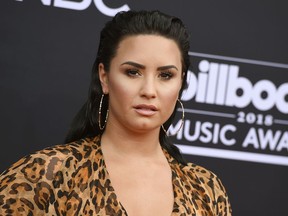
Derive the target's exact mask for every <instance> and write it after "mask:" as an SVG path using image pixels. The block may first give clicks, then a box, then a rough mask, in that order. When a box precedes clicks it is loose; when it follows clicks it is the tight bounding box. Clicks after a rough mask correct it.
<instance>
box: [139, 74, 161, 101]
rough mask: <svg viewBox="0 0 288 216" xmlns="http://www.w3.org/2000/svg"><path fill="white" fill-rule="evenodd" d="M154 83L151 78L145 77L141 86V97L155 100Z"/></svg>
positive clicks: (153, 79)
mask: <svg viewBox="0 0 288 216" xmlns="http://www.w3.org/2000/svg"><path fill="white" fill-rule="evenodd" d="M156 92H157V91H156V81H155V78H154V77H153V76H148V77H145V78H144V79H143V80H142V84H141V91H140V94H141V97H146V98H155V97H156Z"/></svg>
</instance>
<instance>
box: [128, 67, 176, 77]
mask: <svg viewBox="0 0 288 216" xmlns="http://www.w3.org/2000/svg"><path fill="white" fill-rule="evenodd" d="M125 73H126V75H127V76H129V77H132V78H133V77H138V76H141V73H140V71H139V70H138V69H127V70H125ZM173 76H174V74H173V73H172V72H170V71H161V72H160V73H159V78H160V79H162V80H170V79H171V78H172V77H173Z"/></svg>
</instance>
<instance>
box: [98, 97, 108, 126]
mask: <svg viewBox="0 0 288 216" xmlns="http://www.w3.org/2000/svg"><path fill="white" fill-rule="evenodd" d="M104 96H105V95H104V94H102V96H101V100H100V104H99V110H98V125H99V128H100V130H101V131H102V130H104V128H105V126H106V123H107V119H108V115H109V109H107V113H106V117H105V122H104V125H103V126H102V124H101V113H102V112H101V110H102V103H103V98H104Z"/></svg>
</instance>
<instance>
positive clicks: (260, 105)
mask: <svg viewBox="0 0 288 216" xmlns="http://www.w3.org/2000/svg"><path fill="white" fill-rule="evenodd" d="M198 68H199V73H198V77H196V75H195V74H194V73H192V72H191V71H189V72H188V79H189V85H188V88H187V89H186V90H185V91H184V92H183V96H182V99H183V100H185V101H188V100H191V99H192V98H194V97H195V101H196V102H198V103H207V104H216V105H221V106H231V107H237V108H244V107H247V106H248V105H249V104H250V103H251V102H252V104H253V105H254V107H255V108H257V109H258V110H259V111H267V110H270V109H271V108H272V107H273V106H276V107H277V109H278V110H279V111H280V112H282V113H285V114H287V113H288V101H286V100H285V98H286V97H288V83H283V84H281V85H280V86H279V87H278V88H276V86H275V84H274V83H273V82H271V81H270V80H265V79H263V80H259V81H257V82H256V83H255V84H254V85H253V84H252V82H251V81H250V80H249V79H248V78H246V77H241V76H239V66H238V65H228V64H220V63H215V62H208V61H207V60H202V61H200V63H199V66H198Z"/></svg>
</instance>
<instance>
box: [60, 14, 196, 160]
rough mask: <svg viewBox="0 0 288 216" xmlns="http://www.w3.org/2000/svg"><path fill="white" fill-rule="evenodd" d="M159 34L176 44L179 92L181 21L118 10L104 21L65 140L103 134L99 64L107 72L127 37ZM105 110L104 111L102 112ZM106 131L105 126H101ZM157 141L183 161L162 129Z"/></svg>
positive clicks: (185, 38)
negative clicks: (86, 85) (89, 74)
mask: <svg viewBox="0 0 288 216" xmlns="http://www.w3.org/2000/svg"><path fill="white" fill-rule="evenodd" d="M147 34H148V35H159V36H163V37H165V38H168V39H172V40H173V41H174V42H176V44H177V45H178V48H179V50H180V53H181V59H182V77H183V80H182V86H181V90H180V92H179V96H180V95H181V93H182V91H183V89H184V87H185V85H186V77H187V71H188V68H189V65H190V61H189V55H188V52H189V35H188V32H187V30H186V28H185V26H184V24H183V23H182V21H181V20H180V19H179V18H177V17H173V16H169V15H166V14H164V13H161V12H159V11H127V12H120V13H118V14H116V15H115V17H114V18H113V19H112V20H111V21H108V22H107V23H106V25H105V26H104V28H103V29H102V31H101V34H100V42H99V47H98V53H97V57H96V60H95V62H94V64H93V68H92V78H91V83H90V88H89V93H88V99H87V101H86V102H85V104H84V105H83V106H82V108H81V109H80V111H79V112H78V113H77V115H76V116H75V118H74V119H73V121H72V124H71V126H70V130H69V131H68V134H67V136H66V139H65V142H72V141H76V140H79V139H82V138H85V137H93V136H97V135H99V134H102V133H103V131H101V130H100V128H99V125H98V110H99V103H100V99H101V95H102V94H103V92H102V88H101V83H100V79H99V73H98V65H99V63H102V64H103V65H104V68H105V71H109V69H110V62H111V60H112V59H113V57H115V55H116V54H117V49H118V46H119V44H120V42H121V41H122V40H123V39H125V38H126V37H129V36H135V35H147ZM108 103H109V96H107V95H105V97H104V99H103V103H102V109H101V110H102V116H101V117H102V118H103V119H101V122H104V121H105V116H106V113H105V112H106V111H107V110H108ZM176 109H177V105H176V106H175V108H174V111H173V113H172V115H171V116H170V118H169V119H168V120H167V121H166V122H165V123H164V127H165V128H166V129H167V128H168V127H169V126H170V124H171V123H172V121H173V118H174V116H175V114H176ZM104 111H105V112H104ZM103 112H104V113H103ZM104 130H105V129H104ZM159 141H160V144H161V146H162V147H163V148H164V149H166V150H167V151H168V153H169V154H170V155H171V156H172V157H174V158H175V159H176V160H177V161H178V162H180V163H183V164H185V161H184V159H183V158H182V156H181V154H180V152H179V150H178V148H177V147H176V146H174V145H173V144H172V143H171V142H170V141H169V139H168V137H167V136H166V134H165V132H164V131H163V130H160V134H159Z"/></svg>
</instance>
